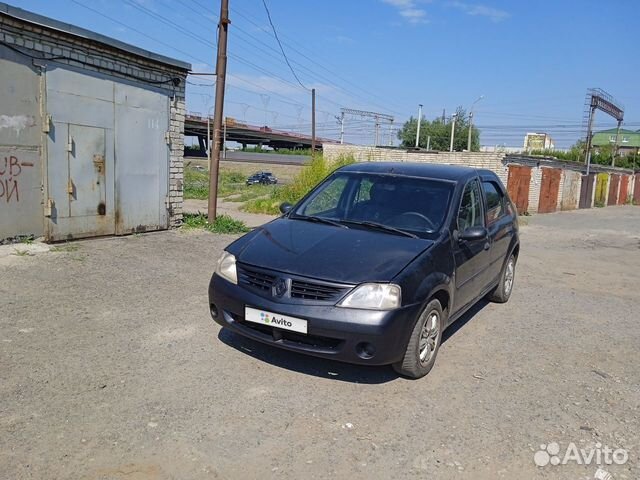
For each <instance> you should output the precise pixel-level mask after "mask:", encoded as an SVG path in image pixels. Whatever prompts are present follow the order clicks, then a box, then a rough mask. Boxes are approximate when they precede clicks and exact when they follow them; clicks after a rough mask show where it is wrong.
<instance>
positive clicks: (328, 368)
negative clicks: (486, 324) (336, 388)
mask: <svg viewBox="0 0 640 480" xmlns="http://www.w3.org/2000/svg"><path fill="white" fill-rule="evenodd" d="M488 303H489V302H487V301H486V300H481V301H480V302H478V303H477V304H476V305H474V306H473V307H472V308H471V309H470V310H469V311H468V312H467V313H465V314H464V315H463V316H462V317H460V318H459V319H458V320H457V321H456V322H454V323H453V324H452V325H451V326H449V328H447V330H446V331H445V332H444V334H443V337H442V342H443V343H444V342H446V341H449V340H450V339H451V337H453V336H454V335H455V334H456V333H457V332H458V331H459V330H460V329H462V328H463V327H464V326H465V325H466V324H467V323H468V322H469V321H470V320H471V319H472V318H473V317H474V316H475V315H476V314H477V313H478V312H480V311H481V310H482V309H483V308H484V307H485V306H486V305H488ZM218 339H219V340H220V341H221V342H223V343H224V344H225V345H228V346H230V347H232V348H235V349H236V350H238V351H240V352H242V353H245V354H248V355H250V356H252V357H253V358H255V359H257V360H260V361H263V362H266V363H270V364H271V365H274V366H276V367H279V368H286V369H287V370H291V371H294V372H298V373H302V374H304V375H312V376H315V377H321V378H328V379H331V380H338V381H341V382H351V383H364V384H381V383H387V382H391V381H394V380H398V379H402V378H403V377H401V376H399V375H398V374H397V373H396V372H395V371H394V370H393V369H392V368H391V366H390V365H386V366H366V365H352V364H349V363H342V362H336V361H333V360H326V359H323V358H318V357H313V356H309V355H303V354H300V353H296V352H291V351H289V350H282V349H280V348H276V347H273V346H271V345H266V344H263V343H260V342H258V341H256V340H253V339H250V338H247V337H243V336H242V335H238V334H236V333H234V332H232V331H231V330H228V329H226V328H223V329H221V330H220V332H219V333H218ZM436 368H437V366H436Z"/></svg>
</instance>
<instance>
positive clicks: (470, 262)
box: [453, 179, 491, 311]
mask: <svg viewBox="0 0 640 480" xmlns="http://www.w3.org/2000/svg"><path fill="white" fill-rule="evenodd" d="M485 226H486V225H485V215H484V202H483V198H482V191H481V188H480V182H479V180H478V179H473V180H471V181H469V182H468V183H467V184H466V186H465V188H464V191H463V193H462V199H461V201H460V207H459V209H458V215H457V224H456V226H455V234H454V235H453V238H454V240H453V256H454V261H455V288H456V291H455V298H454V310H455V311H458V310H460V309H462V308H464V307H466V306H467V305H468V304H469V303H470V302H472V301H473V300H475V299H476V298H477V297H478V295H479V294H480V293H481V291H482V290H483V288H484V287H485V286H486V283H487V268H488V266H489V263H490V251H491V243H490V239H489V238H488V237H486V238H482V239H477V240H463V239H461V238H459V235H460V234H461V233H462V232H464V231H465V230H466V229H467V228H469V227H485Z"/></svg>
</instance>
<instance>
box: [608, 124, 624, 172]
mask: <svg viewBox="0 0 640 480" xmlns="http://www.w3.org/2000/svg"><path fill="white" fill-rule="evenodd" d="M621 125H622V120H618V129H617V130H616V145H615V147H614V149H613V158H612V159H611V166H612V167H615V166H616V157H617V156H618V149H619V148H620V126H621Z"/></svg>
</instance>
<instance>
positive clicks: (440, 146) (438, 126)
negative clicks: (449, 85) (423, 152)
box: [398, 107, 480, 152]
mask: <svg viewBox="0 0 640 480" xmlns="http://www.w3.org/2000/svg"><path fill="white" fill-rule="evenodd" d="M417 129H418V119H417V118H414V117H411V118H409V120H408V121H406V122H405V124H404V125H403V126H402V128H401V129H400V131H398V139H399V140H400V141H401V145H402V146H403V147H405V148H411V147H415V144H416V130H417ZM468 136H469V116H468V115H467V112H466V111H465V110H464V109H463V108H462V107H458V109H457V110H456V127H455V134H454V138H453V150H454V151H456V152H461V151H463V150H466V149H467V142H468ZM429 137H431V141H430V142H429V141H428V139H429ZM450 141H451V118H448V119H446V120H445V121H444V122H443V121H442V118H440V117H438V118H436V119H435V120H427V119H426V118H425V117H422V121H421V122H420V141H419V146H420V147H421V148H427V143H429V148H430V149H431V150H437V151H440V152H448V151H449V142H450ZM479 150H480V131H479V130H478V129H477V128H475V127H473V129H472V131H471V151H474V152H477V151H479Z"/></svg>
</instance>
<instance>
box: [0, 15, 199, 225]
mask: <svg viewBox="0 0 640 480" xmlns="http://www.w3.org/2000/svg"><path fill="white" fill-rule="evenodd" d="M0 42H3V43H4V44H6V45H7V46H9V47H13V48H16V49H18V50H19V51H21V52H26V53H28V54H29V55H31V56H33V57H36V58H35V59H34V61H33V62H34V64H35V65H42V66H45V65H46V64H47V62H55V63H57V64H64V65H69V66H71V67H75V68H79V69H82V70H84V71H90V72H91V71H94V72H99V73H101V74H104V75H108V76H109V77H112V78H113V79H114V80H115V79H122V80H123V81H126V83H128V84H133V85H135V86H140V87H142V88H149V87H150V86H152V87H153V88H154V89H158V90H160V91H162V92H163V93H166V95H167V97H169V98H170V100H171V103H170V118H169V132H168V134H169V135H168V136H169V142H170V143H169V147H170V158H169V204H168V206H167V207H168V210H169V215H170V225H171V226H178V225H180V224H181V223H182V204H183V180H184V179H183V175H184V170H183V164H184V118H185V113H186V108H185V84H186V76H187V72H188V71H187V70H186V69H182V68H178V67H177V66H173V65H170V64H167V63H162V62H160V61H155V60H153V59H150V58H146V57H144V56H139V55H135V54H132V53H130V52H127V51H125V50H122V49H119V48H117V47H116V46H111V45H107V44H104V43H101V42H98V41H96V40H92V39H89V38H84V37H80V36H75V35H72V34H69V33H66V32H63V31H58V30H55V29H51V28H48V27H46V26H41V25H38V24H35V23H29V22H26V21H23V20H20V19H16V18H14V17H11V16H7V15H3V14H0ZM174 79H175V80H176V82H177V83H178V84H177V85H176V84H175V83H174V81H173V80H174Z"/></svg>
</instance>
